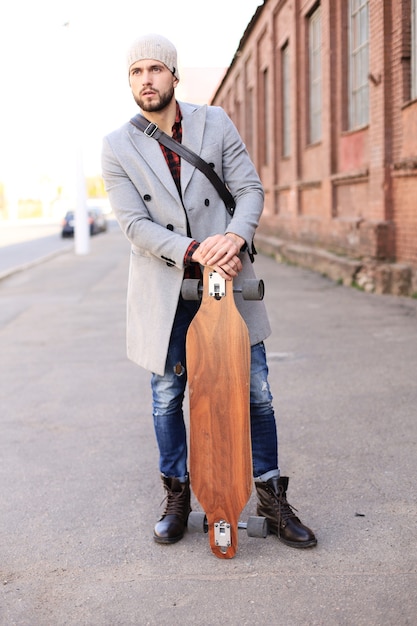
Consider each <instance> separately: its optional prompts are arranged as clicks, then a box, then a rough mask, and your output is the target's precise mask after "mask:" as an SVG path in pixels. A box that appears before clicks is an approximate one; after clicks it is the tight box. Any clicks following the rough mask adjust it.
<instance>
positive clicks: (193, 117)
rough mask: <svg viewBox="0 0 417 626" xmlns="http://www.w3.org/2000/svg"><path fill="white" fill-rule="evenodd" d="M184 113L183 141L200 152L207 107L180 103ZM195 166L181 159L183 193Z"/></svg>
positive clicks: (191, 148) (197, 152)
mask: <svg viewBox="0 0 417 626" xmlns="http://www.w3.org/2000/svg"><path fill="white" fill-rule="evenodd" d="M179 105H180V108H181V113H182V118H183V119H182V143H183V144H184V146H187V148H190V150H193V152H195V153H196V154H200V152H201V146H202V143H203V134H204V126H205V121H206V111H207V107H205V106H201V107H195V106H193V105H190V104H188V103H183V102H180V103H179ZM194 171H195V167H194V166H193V165H191V163H188V161H186V160H185V159H181V188H182V192H183V195H184V193H185V190H186V188H187V185H188V184H189V182H190V180H191V176H192V175H193V172H194Z"/></svg>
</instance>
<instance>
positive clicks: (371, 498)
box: [0, 229, 417, 626]
mask: <svg viewBox="0 0 417 626" xmlns="http://www.w3.org/2000/svg"><path fill="white" fill-rule="evenodd" d="M128 263H129V246H128V244H127V242H126V241H125V240H124V238H123V236H122V235H121V233H120V232H119V231H118V230H117V229H115V230H111V231H110V232H108V233H106V234H105V235H102V236H99V237H95V238H93V239H92V241H91V253H90V254H89V255H88V256H78V257H77V256H76V255H75V254H74V253H73V252H72V251H67V252H63V253H62V254H60V255H58V256H55V257H54V258H52V259H50V260H49V261H47V262H45V263H42V264H38V265H36V266H34V267H32V268H30V269H27V270H25V271H24V272H19V273H17V274H15V275H12V276H10V277H9V278H5V279H3V280H2V281H1V282H0V360H1V376H0V401H1V411H0V425H1V438H0V451H1V458H2V463H1V466H0V468H1V469H0V472H1V474H0V481H1V485H2V488H1V490H0V510H1V517H0V519H1V533H0V540H1V541H0V576H1V581H2V588H1V597H0V625H1V626H12V625H16V626H127V625H130V624H131V625H135V626H142V625H147V624H149V625H152V626H172V625H174V626H176V625H178V626H180V625H181V626H182V625H184V626H191V625H197V626H200V625H201V626H203V625H208V626H216V625H220V624H222V625H225V624H226V625H227V626H235V625H236V626H237V625H238V624H239V625H241V624H255V625H259V626H272V625H278V626H304V625H309V626H310V625H311V626H313V625H323V626H333V625H335V626H336V625H349V626H361V625H366V626H368V625H378V626H379V625H381V626H392V625H394V624H395V625H396V626H402V625H406V624H410V625H411V624H414V623H416V622H417V594H416V589H417V541H416V538H417V537H416V535H417V532H416V528H417V523H416V522H417V488H416V476H417V450H416V448H417V420H416V411H417V409H416V407H417V382H416V381H417V301H415V300H412V299H410V298H398V297H392V296H377V295H371V294H365V293H362V292H359V291H357V290H354V289H351V288H345V287H342V286H337V285H336V284H335V283H333V282H331V281H329V280H327V279H325V278H323V277H322V276H320V275H318V274H314V273H312V272H310V271H308V270H304V269H300V268H296V267H290V266H284V265H279V264H277V263H275V261H273V260H272V259H270V258H267V257H263V256H261V255H259V256H258V257H257V259H256V268H257V273H258V276H259V277H260V278H263V279H264V281H265V285H266V304H267V306H268V310H269V312H270V316H271V323H272V327H273V334H272V336H271V338H270V339H269V340H268V342H267V349H268V354H269V361H270V379H271V384H272V389H273V392H274V396H275V406H276V411H277V416H278V424H279V436H280V453H281V457H280V465H281V469H282V472H283V474H284V475H288V476H289V477H290V484H289V492H288V497H289V501H290V502H291V504H293V505H294V506H295V507H296V508H297V509H298V510H299V515H300V518H301V519H302V521H303V522H305V523H306V524H307V525H309V526H311V527H312V528H313V529H314V531H315V532H316V534H317V537H318V541H319V543H318V546H317V548H315V549H313V550H294V549H291V548H288V547H286V546H284V545H283V544H281V543H280V542H279V541H278V540H277V539H276V538H275V537H272V536H270V537H268V538H267V539H253V538H248V537H247V536H246V534H245V533H244V532H243V531H241V535H240V543H239V552H238V554H237V556H236V558H235V559H232V560H230V561H222V560H219V559H216V558H215V557H214V556H213V555H212V554H211V552H210V549H209V545H208V539H207V536H206V535H198V534H197V535H195V534H191V533H187V534H186V536H185V538H184V540H183V541H181V542H179V543H177V544H175V545H172V546H161V545H157V544H155V543H154V542H153V541H152V529H153V525H154V523H155V521H156V518H157V515H158V512H159V511H160V510H161V509H160V503H161V500H162V499H163V491H162V487H161V484H160V479H159V475H158V469H157V450H156V445H155V440H154V434H153V426H152V418H151V399H150V391H149V374H148V373H147V372H144V371H142V370H141V369H140V368H138V367H136V366H135V365H133V364H132V363H130V362H129V361H127V359H126V356H125V300H126V284H127V271H128ZM144 289H146V285H144ZM255 506H256V503H255V496H254V495H252V498H251V501H250V503H249V505H248V507H247V509H246V511H245V514H244V516H246V515H248V514H254V513H255ZM193 508H195V509H199V505H198V503H196V502H195V501H194V502H193ZM244 516H243V517H244Z"/></svg>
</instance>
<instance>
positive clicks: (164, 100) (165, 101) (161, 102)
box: [133, 87, 174, 113]
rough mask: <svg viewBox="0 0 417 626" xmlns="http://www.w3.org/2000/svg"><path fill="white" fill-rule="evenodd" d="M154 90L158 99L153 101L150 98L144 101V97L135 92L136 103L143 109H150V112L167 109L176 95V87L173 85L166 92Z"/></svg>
mask: <svg viewBox="0 0 417 626" xmlns="http://www.w3.org/2000/svg"><path fill="white" fill-rule="evenodd" d="M152 91H154V92H155V95H156V96H157V100H153V101H152V102H150V101H148V100H146V101H144V100H143V98H141V97H140V95H139V96H136V95H135V94H133V98H134V99H135V102H136V104H137V105H138V107H140V108H141V109H142V111H148V112H149V113H154V112H155V111H162V110H163V109H165V107H167V106H168V105H169V103H170V102H171V100H172V99H173V97H174V87H171V88H170V89H169V90H168V91H165V92H164V93H161V92H159V91H158V90H157V89H152Z"/></svg>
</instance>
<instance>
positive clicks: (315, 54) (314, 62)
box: [308, 6, 322, 143]
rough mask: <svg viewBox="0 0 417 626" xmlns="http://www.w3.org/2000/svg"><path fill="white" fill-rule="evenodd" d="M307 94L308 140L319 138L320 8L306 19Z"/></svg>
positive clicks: (320, 78)
mask: <svg viewBox="0 0 417 626" xmlns="http://www.w3.org/2000/svg"><path fill="white" fill-rule="evenodd" d="M308 63H309V76H308V83H309V84H308V92H309V93H308V95H309V142H310V143H317V142H318V141H320V139H321V116H322V101H321V90H322V83H321V80H322V77H321V8H320V6H319V7H318V8H317V9H316V10H315V11H314V13H312V14H311V16H310V18H309V21H308Z"/></svg>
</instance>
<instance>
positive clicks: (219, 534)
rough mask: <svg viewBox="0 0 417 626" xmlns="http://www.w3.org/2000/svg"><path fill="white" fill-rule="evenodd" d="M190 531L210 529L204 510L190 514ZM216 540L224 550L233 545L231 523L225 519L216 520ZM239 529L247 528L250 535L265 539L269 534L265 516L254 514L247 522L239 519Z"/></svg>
mask: <svg viewBox="0 0 417 626" xmlns="http://www.w3.org/2000/svg"><path fill="white" fill-rule="evenodd" d="M187 526H188V531H189V532H191V533H197V532H204V533H207V532H208V530H209V526H208V522H207V517H206V514H205V513H204V512H203V511H191V513H190V515H189V516H188V524H187ZM213 527H214V540H215V543H216V546H218V547H219V548H220V549H221V551H222V552H226V551H227V549H228V548H230V546H231V545H232V539H231V525H230V524H229V522H226V521H225V520H220V521H218V522H214V524H213ZM237 527H238V528H239V529H243V530H246V532H247V535H248V537H256V538H258V539H259V538H262V539H265V537H267V536H268V521H267V519H266V518H265V517H260V516H257V515H252V516H250V517H249V518H248V521H247V522H242V521H239V522H238V524H237Z"/></svg>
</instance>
